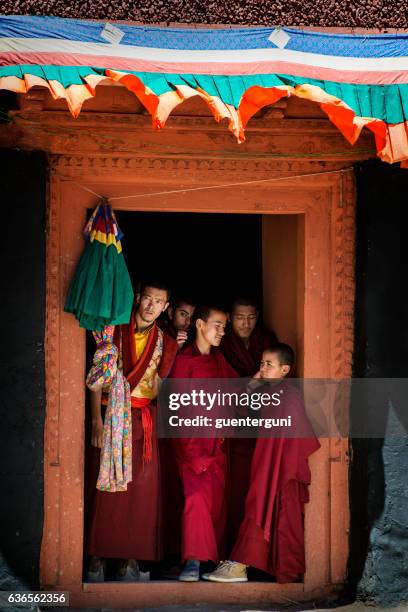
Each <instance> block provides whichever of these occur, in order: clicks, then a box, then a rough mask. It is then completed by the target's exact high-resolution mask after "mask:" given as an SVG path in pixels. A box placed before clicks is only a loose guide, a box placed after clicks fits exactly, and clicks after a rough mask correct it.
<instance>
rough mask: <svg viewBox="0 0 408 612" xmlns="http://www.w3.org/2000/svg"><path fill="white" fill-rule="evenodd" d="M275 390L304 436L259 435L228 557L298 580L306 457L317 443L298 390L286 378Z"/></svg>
mask: <svg viewBox="0 0 408 612" xmlns="http://www.w3.org/2000/svg"><path fill="white" fill-rule="evenodd" d="M279 388H280V389H283V390H284V395H282V397H284V398H285V399H284V400H283V401H282V404H281V412H282V416H283V415H284V414H286V415H289V414H290V415H291V417H292V424H294V423H296V426H297V427H298V428H299V429H298V431H301V434H302V436H305V435H307V437H302V438H269V439H262V438H258V440H257V442H256V447H255V452H254V456H253V460H252V466H251V482H250V487H249V491H248V495H247V498H246V504H245V516H244V520H243V522H242V524H241V527H240V530H239V534H238V538H237V541H236V543H235V546H234V548H233V550H232V552H231V555H230V558H231V559H232V560H233V561H239V562H240V563H245V564H246V565H251V566H253V567H256V568H258V569H261V570H263V571H265V572H268V573H270V574H272V575H273V576H275V577H276V579H277V581H278V582H280V583H285V582H295V581H297V580H299V578H300V574H304V572H305V549H304V504H305V503H306V502H308V501H309V492H308V485H309V484H310V469H309V465H308V457H309V456H310V455H311V454H312V453H314V452H315V451H316V450H317V449H318V448H319V447H320V443H319V441H318V440H317V438H316V437H315V435H314V433H313V431H312V428H311V426H310V424H309V422H308V419H307V416H306V413H305V409H304V405H303V400H302V398H301V395H300V393H299V392H298V390H297V389H296V388H295V387H294V386H293V385H292V384H291V383H289V382H288V381H283V382H282V383H281V384H280V387H279ZM283 402H285V403H284V404H283ZM277 412H279V411H277ZM274 416H277V417H279V414H275V415H274ZM309 434H310V435H309Z"/></svg>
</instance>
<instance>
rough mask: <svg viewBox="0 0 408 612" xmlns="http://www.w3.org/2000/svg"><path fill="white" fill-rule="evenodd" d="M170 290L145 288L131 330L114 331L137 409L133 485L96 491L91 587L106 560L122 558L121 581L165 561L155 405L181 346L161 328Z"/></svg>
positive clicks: (98, 439)
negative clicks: (160, 318)
mask: <svg viewBox="0 0 408 612" xmlns="http://www.w3.org/2000/svg"><path fill="white" fill-rule="evenodd" d="M168 300H169V290H168V289H167V287H166V286H164V285H162V284H161V283H151V284H149V285H145V286H144V287H142V289H141V291H140V294H139V295H138V296H137V306H136V309H135V311H134V313H133V314H132V317H131V320H130V323H129V324H128V325H121V326H120V327H118V328H116V329H115V336H114V342H115V344H116V346H117V347H118V348H119V354H120V361H122V365H123V373H124V375H125V377H126V379H127V381H128V383H129V385H130V395H131V406H132V481H131V482H130V483H129V484H128V485H127V490H126V491H117V492H107V491H101V490H97V489H95V488H93V503H92V504H91V506H92V513H91V521H90V522H91V524H90V533H89V543H88V552H89V554H90V555H91V556H92V558H91V563H90V567H89V571H88V575H87V581H88V582H102V581H103V580H104V570H105V562H104V560H105V559H106V558H116V559H121V560H122V561H121V563H120V565H119V569H118V574H117V579H118V580H121V581H125V582H132V581H135V580H138V576H139V569H138V564H137V560H144V561H157V560H159V559H160V557H161V542H160V539H159V535H158V534H159V533H160V526H161V504H160V469H159V454H158V444H157V436H156V424H155V414H154V400H155V398H156V396H157V393H158V388H159V385H160V380H161V379H163V378H165V377H166V376H167V375H168V373H169V371H170V369H171V367H172V365H173V361H174V358H175V355H176V353H177V349H178V346H177V343H176V341H175V340H174V339H173V338H171V337H170V336H169V335H167V334H166V333H164V332H163V331H162V330H161V329H159V327H158V326H157V324H156V319H157V317H158V316H159V315H160V314H161V313H162V312H164V311H165V310H166V308H167V306H168ZM101 401H102V403H103V398H102V392H101V390H100V391H95V392H92V393H91V410H92V439H91V443H92V446H93V447H95V448H94V449H93V450H94V456H93V465H92V466H91V467H92V468H93V471H95V478H94V483H93V486H95V482H96V475H97V472H98V471H99V449H100V448H101V447H102V439H103V418H102V412H101Z"/></svg>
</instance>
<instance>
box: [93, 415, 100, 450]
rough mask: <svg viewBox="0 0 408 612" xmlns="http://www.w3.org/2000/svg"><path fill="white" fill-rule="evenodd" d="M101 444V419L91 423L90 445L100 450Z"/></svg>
mask: <svg viewBox="0 0 408 612" xmlns="http://www.w3.org/2000/svg"><path fill="white" fill-rule="evenodd" d="M102 442H103V421H102V418H100V419H96V420H95V421H92V433H91V444H92V446H96V448H102Z"/></svg>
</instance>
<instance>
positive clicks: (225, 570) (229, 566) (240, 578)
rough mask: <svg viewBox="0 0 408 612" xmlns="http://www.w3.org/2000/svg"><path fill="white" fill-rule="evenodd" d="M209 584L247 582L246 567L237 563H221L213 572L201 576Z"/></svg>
mask: <svg viewBox="0 0 408 612" xmlns="http://www.w3.org/2000/svg"><path fill="white" fill-rule="evenodd" d="M203 578H204V580H211V582H248V577H247V573H246V565H244V564H243V563H238V562H237V561H221V563H219V564H218V566H217V567H216V568H215V570H214V571H213V572H210V573H208V574H203Z"/></svg>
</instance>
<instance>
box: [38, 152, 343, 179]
mask: <svg viewBox="0 0 408 612" xmlns="http://www.w3.org/2000/svg"><path fill="white" fill-rule="evenodd" d="M349 164H350V162H349V161H348V160H347V161H345V162H343V163H341V162H337V163H332V164H328V163H327V162H320V161H311V160H306V159H305V160H282V159H276V158H269V159H268V158H259V157H251V158H248V157H245V158H242V159H239V158H237V157H233V158H226V157H222V158H219V159H217V158H214V157H208V158H207V159H205V158H202V157H182V156H179V157H172V156H158V157H150V156H149V157H133V156H132V157H130V156H120V155H112V156H107V155H106V156H105V155H50V156H49V167H50V172H51V173H55V174H60V175H61V176H71V175H79V174H87V176H88V177H89V172H90V171H91V172H101V171H102V172H103V176H104V177H105V179H106V174H105V173H106V171H113V172H114V171H119V172H120V174H121V175H123V174H126V173H129V174H130V175H131V176H135V174H134V173H135V172H140V173H141V176H142V177H143V178H145V177H146V172H148V173H149V172H152V173H154V174H155V176H156V178H158V177H157V174H156V173H157V172H163V173H165V174H166V175H167V179H168V178H169V176H168V173H170V172H192V173H194V174H196V173H199V174H203V173H204V174H208V173H211V177H213V176H216V175H221V176H222V177H224V178H225V177H226V174H228V173H230V174H231V175H232V176H235V179H236V180H237V181H238V180H243V178H244V177H245V176H246V175H253V174H255V175H256V174H263V175H268V174H270V173H274V174H276V175H278V176H281V175H282V174H288V175H291V174H300V173H309V172H310V173H321V175H322V176H324V174H325V172H327V170H330V171H332V170H340V169H341V168H342V167H344V165H347V166H348V165H349ZM192 178H194V177H192ZM230 178H231V177H230ZM265 178H267V176H265ZM317 178H319V177H317ZM112 179H113V180H114V177H112Z"/></svg>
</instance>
